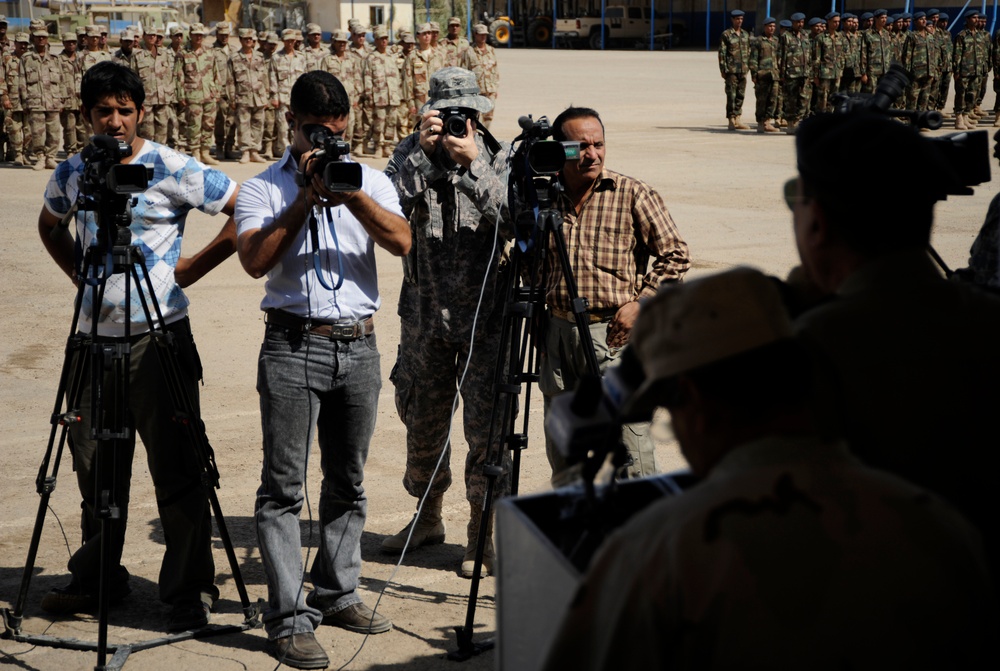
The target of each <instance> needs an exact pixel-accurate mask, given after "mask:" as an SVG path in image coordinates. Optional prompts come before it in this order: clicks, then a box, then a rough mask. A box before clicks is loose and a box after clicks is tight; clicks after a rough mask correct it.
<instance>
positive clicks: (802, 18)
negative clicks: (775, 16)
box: [791, 12, 806, 21]
mask: <svg viewBox="0 0 1000 671" xmlns="http://www.w3.org/2000/svg"><path fill="white" fill-rule="evenodd" d="M791 19H792V21H805V20H806V15H805V14H803V13H802V12H795V13H794V14H792V16H791Z"/></svg>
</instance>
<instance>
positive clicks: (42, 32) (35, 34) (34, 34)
mask: <svg viewBox="0 0 1000 671" xmlns="http://www.w3.org/2000/svg"><path fill="white" fill-rule="evenodd" d="M31 36H32V37H48V36H49V31H47V30H45V29H44V28H39V29H38V30H32V31H31Z"/></svg>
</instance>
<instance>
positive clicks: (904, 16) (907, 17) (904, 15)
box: [896, 12, 913, 21]
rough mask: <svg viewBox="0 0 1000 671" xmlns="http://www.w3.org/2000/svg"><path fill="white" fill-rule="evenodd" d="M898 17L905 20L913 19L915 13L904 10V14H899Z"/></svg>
mask: <svg viewBox="0 0 1000 671" xmlns="http://www.w3.org/2000/svg"><path fill="white" fill-rule="evenodd" d="M896 18H897V19H903V20H904V21H906V20H907V19H912V18H913V15H912V14H910V13H909V12H903V13H902V14H900V15H899V16H897V17H896Z"/></svg>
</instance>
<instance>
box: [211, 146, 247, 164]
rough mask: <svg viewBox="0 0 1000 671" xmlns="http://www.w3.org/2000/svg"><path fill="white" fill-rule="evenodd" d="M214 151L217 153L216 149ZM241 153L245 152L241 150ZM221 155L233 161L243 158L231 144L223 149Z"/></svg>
mask: <svg viewBox="0 0 1000 671" xmlns="http://www.w3.org/2000/svg"><path fill="white" fill-rule="evenodd" d="M216 153H218V150H216ZM243 154H244V155H245V154H246V152H243ZM223 156H225V157H226V158H227V159H228V160H230V161H235V160H236V159H238V158H243V156H240V152H238V151H236V150H235V149H233V147H232V146H227V147H226V149H225V151H224V152H223Z"/></svg>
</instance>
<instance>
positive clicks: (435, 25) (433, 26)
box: [431, 21, 441, 33]
mask: <svg viewBox="0 0 1000 671" xmlns="http://www.w3.org/2000/svg"><path fill="white" fill-rule="evenodd" d="M431 32H432V33H440V32H441V26H439V25H438V22H437V21H431Z"/></svg>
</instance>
